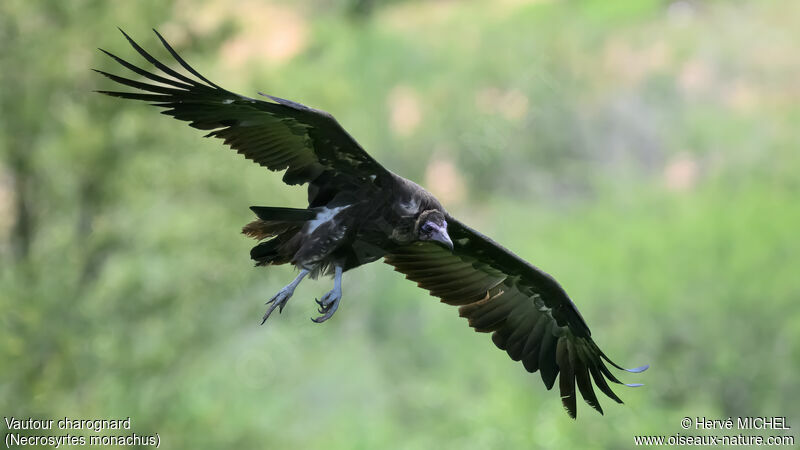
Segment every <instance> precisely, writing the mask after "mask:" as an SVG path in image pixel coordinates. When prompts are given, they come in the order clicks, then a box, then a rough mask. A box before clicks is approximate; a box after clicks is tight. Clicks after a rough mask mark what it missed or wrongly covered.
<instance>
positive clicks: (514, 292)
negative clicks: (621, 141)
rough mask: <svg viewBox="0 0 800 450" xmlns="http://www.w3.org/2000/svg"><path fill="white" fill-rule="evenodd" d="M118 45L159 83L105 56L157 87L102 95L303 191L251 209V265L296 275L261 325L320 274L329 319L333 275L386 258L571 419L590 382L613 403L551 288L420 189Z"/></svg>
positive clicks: (591, 399)
mask: <svg viewBox="0 0 800 450" xmlns="http://www.w3.org/2000/svg"><path fill="white" fill-rule="evenodd" d="M156 34H158V33H156ZM125 37H126V38H127V39H128V40H129V42H130V43H131V45H132V46H133V47H134V48H135V49H136V51H137V52H138V53H139V54H141V55H142V56H143V57H144V58H145V59H146V60H147V61H149V62H150V63H152V64H153V65H154V66H155V67H156V68H158V69H160V70H161V72H163V75H162V74H157V73H152V72H148V71H146V70H144V69H141V68H139V67H137V66H134V65H133V64H130V63H128V62H127V61H125V60H123V59H121V58H118V57H116V56H114V55H112V54H110V53H108V52H105V51H104V52H105V53H106V54H108V55H109V56H110V57H112V58H114V59H115V60H116V61H117V62H119V63H120V64H121V65H122V66H124V67H126V68H127V69H129V70H131V71H133V72H134V73H136V74H138V75H140V76H142V77H144V78H146V79H148V80H150V81H151V82H156V83H157V84H154V83H151V82H147V81H136V80H132V79H128V78H122V77H119V76H116V75H112V74H109V73H106V72H100V73H102V74H103V75H105V76H107V77H109V78H111V79H112V80H114V81H116V82H118V83H121V84H123V85H126V86H130V87H134V88H137V89H140V90H142V91H144V92H117V91H100V92H102V93H105V94H108V95H112V96H116V97H122V98H129V99H134V100H142V101H146V102H149V103H152V104H154V105H156V106H159V107H162V108H165V111H163V112H164V113H165V114H168V115H171V116H173V117H175V118H177V119H180V120H183V121H187V122H189V123H190V125H191V126H193V127H195V128H200V129H204V130H210V132H209V133H208V134H207V135H206V136H207V137H216V138H220V139H223V140H224V142H225V144H227V145H229V146H230V147H231V148H233V149H235V150H236V151H237V152H238V153H241V154H243V155H244V156H245V157H246V158H248V159H251V160H253V161H254V162H256V163H258V164H260V165H262V166H265V167H266V168H268V169H270V170H273V171H285V173H284V176H283V180H284V181H285V182H286V183H288V184H308V206H307V207H306V208H302V209H295V208H283V207H252V208H251V209H252V210H253V212H254V213H255V214H256V216H257V217H258V218H257V219H256V220H255V221H253V222H251V223H249V224H248V225H246V226H245V227H244V229H243V232H244V233H245V234H246V235H248V236H251V237H253V238H256V239H258V240H259V241H261V242H260V243H259V244H258V245H256V246H255V247H254V248H253V249H252V251H251V257H252V258H253V259H254V260H255V261H256V264H257V265H261V266H269V265H279V264H293V265H294V266H295V267H297V268H298V270H299V274H298V276H297V277H296V278H295V279H294V280H293V281H292V282H291V283H289V284H288V285H287V286H286V287H284V288H283V289H281V290H280V291H279V292H278V293H277V294H275V296H273V297H272V299H270V301H269V302H268V303H269V304H270V306H269V307H268V309H267V312H266V314H264V317H263V320H262V323H263V322H264V321H266V320H267V318H268V317H269V316H270V314H271V313H272V312H273V310H274V309H276V308H279V311H280V310H282V309H283V307H284V306H285V305H286V302H287V301H288V300H289V298H291V296H292V294H293V292H294V289H295V288H296V287H297V285H298V284H299V283H300V282H301V280H302V279H303V278H304V277H305V276H308V275H310V276H312V277H313V276H317V275H320V274H330V275H333V277H334V287H333V289H332V290H331V291H330V292H328V293H327V294H325V295H324V296H323V297H322V298H321V299H320V300H318V301H317V302H318V303H319V306H320V308H319V310H320V313H321V316H320V317H318V318H316V319H313V320H314V321H316V322H323V321H325V320H327V319H329V318H330V317H331V316H332V315H333V314H334V313H335V312H336V310H337V308H338V305H339V302H340V300H341V298H342V276H343V273H344V272H346V271H347V270H349V269H352V268H354V267H358V266H360V265H363V264H366V263H370V262H373V261H376V260H378V259H381V258H384V261H385V262H387V263H388V264H391V265H392V266H394V267H395V269H396V270H397V271H399V272H402V273H404V274H405V275H406V277H407V278H408V279H410V280H413V281H415V282H417V284H418V285H419V286H420V287H422V288H424V289H426V290H428V291H430V293H431V295H434V296H436V297H439V298H441V300H442V301H443V302H445V303H448V304H451V305H457V306H459V313H460V315H461V316H463V317H466V318H467V319H468V320H469V324H470V326H471V327H473V328H474V329H475V330H476V331H481V332H493V334H492V340H493V341H494V343H495V344H496V345H497V346H498V347H499V348H501V349H503V350H505V351H506V352H507V353H508V354H509V356H511V358H512V359H514V360H515V361H522V363H523V365H524V366H525V368H526V369H527V370H528V371H530V372H536V371H537V370H538V371H539V372H540V373H541V376H542V380H543V381H544V383H545V385H546V386H547V388H548V389H550V388H552V387H553V385H554V384H555V381H556V379H557V378H558V379H559V388H560V391H561V397H562V401H563V404H564V406H565V408H566V409H567V412H568V413H569V414H570V415H571V416H572V417H575V412H576V398H577V395H576V386H577V388H578V390H579V391H580V393H581V395H582V396H583V398H584V399H585V400H586V402H587V403H588V404H589V405H591V406H592V407H593V408H595V409H597V410H598V411H600V412H602V409H601V408H600V404H599V403H598V401H597V397H596V395H595V392H594V388H593V382H594V385H596V386H597V387H598V388H599V389H600V390H601V391H602V392H603V393H605V394H606V395H608V396H609V397H610V398H612V399H614V400H616V401H617V402H619V403H622V402H621V400H620V399H619V398H618V397H617V396H616V395H615V394H614V392H613V391H612V390H611V389H610V387H609V385H608V383H607V380H610V381H612V382H614V383H620V381H619V380H617V378H616V377H615V376H614V375H613V374H612V373H611V371H610V370H609V369H608V367H607V366H606V364H605V363H606V362H608V363H609V364H611V365H613V366H614V367H617V368H619V369H622V368H621V367H619V366H618V365H616V364H614V363H613V362H611V361H610V360H609V359H608V358H607V357H606V356H605V354H604V353H603V352H602V351H601V350H600V349H599V348H598V347H597V345H596V344H595V342H594V341H593V340H592V338H591V333H590V332H589V328H588V326H587V325H586V323H585V322H584V320H583V318H582V317H581V315H580V313H579V312H578V310H577V309H576V307H575V305H574V304H573V303H572V301H571V300H570V299H569V297H568V296H567V294H566V292H564V290H563V288H562V287H561V286H560V285H559V284H558V283H557V282H556V281H555V280H554V279H553V278H552V277H550V276H549V275H547V274H546V273H545V272H543V271H541V270H539V269H538V268H536V267H534V266H532V265H530V264H529V263H527V262H526V261H524V260H523V259H521V258H519V257H518V256H516V255H514V254H513V253H511V252H510V251H509V250H507V249H505V248H504V247H502V246H500V245H499V244H497V243H495V242H494V241H492V240H491V239H489V238H487V237H486V236H484V235H482V234H480V233H479V232H477V231H475V230H473V229H471V228H469V227H467V226H466V225H464V224H462V223H461V222H459V221H458V220H457V219H455V218H454V217H452V216H450V215H449V214H448V213H447V211H446V210H445V209H444V207H443V206H442V205H441V204H440V203H439V201H438V200H436V198H435V197H434V196H433V195H431V194H430V193H429V192H427V191H426V190H425V189H423V188H422V187H420V186H418V185H417V184H415V183H413V182H411V181H409V180H406V179H404V178H402V177H399V176H397V175H395V174H393V173H391V172H390V171H388V170H386V169H385V168H383V167H382V166H381V165H380V164H378V163H377V162H376V161H375V160H374V159H372V157H371V156H369V154H367V153H366V151H364V149H363V148H361V146H360V145H359V144H358V143H357V142H356V141H355V140H354V139H353V138H352V137H351V136H350V135H349V134H347V132H346V131H345V130H344V129H343V128H342V127H341V126H340V125H339V124H338V123H337V122H336V121H335V120H334V119H333V117H331V116H330V115H329V114H328V113H325V112H323V111H319V110H316V109H313V108H309V107H307V106H304V105H301V104H299V103H295V102H292V101H288V100H284V99H280V98H277V97H272V96H266V97H268V99H269V100H271V101H263V100H255V99H252V98H248V97H244V96H240V95H238V94H234V93H232V92H229V91H226V90H224V89H222V88H220V87H219V86H217V85H216V84H214V83H212V82H210V81H209V80H207V79H206V78H204V77H203V76H202V75H200V74H199V73H198V72H197V71H195V70H194V69H193V68H191V67H190V66H189V65H188V64H187V63H186V62H185V61H184V60H183V59H181V58H180V56H178V54H177V53H176V52H175V51H174V50H173V49H172V48H171V47H170V46H169V45H168V44H167V43H166V41H164V39H163V38H161V36H160V35H158V37H159V39H161V41H162V43H163V44H164V46H165V48H166V49H167V50H168V51H169V53H170V54H171V55H172V56H173V57H174V59H175V60H176V61H177V63H178V64H180V65H181V66H182V67H183V68H184V69H185V70H186V71H188V72H189V75H193V76H194V77H196V78H192V77H190V76H188V75H187V74H184V73H180V72H178V71H176V70H174V69H172V68H170V67H168V66H166V65H165V64H163V63H161V62H159V61H158V60H156V59H155V58H153V57H152V56H151V55H150V54H148V53H147V52H145V51H144V50H143V49H142V48H141V47H139V46H138V45H137V44H136V43H135V42H133V40H131V39H130V38H129V37H128V36H127V35H125ZM165 75H166V76H165ZM645 368H646V366H645V367H641V368H638V369H633V370H629V371H632V372H638V371H641V370H644V369H645ZM622 370H625V369H622ZM559 373H560V377H558V375H559ZM629 386H632V385H629Z"/></svg>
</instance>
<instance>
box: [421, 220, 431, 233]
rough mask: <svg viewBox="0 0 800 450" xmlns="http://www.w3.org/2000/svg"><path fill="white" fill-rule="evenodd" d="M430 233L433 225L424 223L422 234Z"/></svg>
mask: <svg viewBox="0 0 800 450" xmlns="http://www.w3.org/2000/svg"><path fill="white" fill-rule="evenodd" d="M431 231H433V225H432V224H431V223H430V222H425V224H424V225H422V232H423V233H430V232H431Z"/></svg>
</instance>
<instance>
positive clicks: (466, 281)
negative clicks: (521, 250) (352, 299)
mask: <svg viewBox="0 0 800 450" xmlns="http://www.w3.org/2000/svg"><path fill="white" fill-rule="evenodd" d="M447 224H448V227H447V232H448V234H449V235H450V238H451V239H452V241H453V245H454V249H453V250H452V251H450V250H449V249H447V248H444V247H443V246H440V245H438V244H435V243H432V242H417V243H414V244H411V245H406V246H401V247H399V248H395V249H393V250H392V251H391V252H390V253H389V254H388V255H386V257H385V262H387V263H388V264H391V265H392V266H394V267H395V270H397V271H398V272H401V273H403V274H405V275H406V278H408V279H409V280H412V281H415V282H417V284H418V285H419V286H420V287H421V288H423V289H426V290H428V291H430V293H431V295H433V296H436V297H439V298H441V300H442V301H443V302H444V303H447V304H450V305H458V306H459V314H460V315H461V316H462V317H466V318H467V319H468V320H469V325H470V326H471V327H472V328H474V329H475V331H480V332H494V334H492V340H493V341H494V343H495V345H497V347H499V348H500V349H501V350H505V351H506V352H507V353H508V355H509V356H510V357H511V359H513V360H514V361H520V360H521V361H522V364H523V365H524V366H525V369H527V370H528V371H529V372H536V371H537V370H538V371H539V372H540V373H541V376H542V380H543V381H544V384H545V386H546V387H547V389H551V388H552V387H553V385H554V384H555V380H556V378H557V376H558V374H559V373H560V374H561V376H560V379H559V389H560V391H561V400H562V402H563V404H564V407H565V408H566V410H567V413H568V414H569V415H570V416H571V417H573V418H574V417H575V415H576V398H577V396H576V390H575V386H576V384H577V387H578V390H580V393H581V396H582V397H583V399H584V400H585V401H586V403H588V404H589V405H590V406H591V407H592V408H594V409H596V410H597V411H599V412H600V413H601V414H602V413H603V409H602V408H601V407H600V403H599V402H598V400H597V396H596V395H595V392H594V388H593V384H592V380H594V384H595V385H596V386H597V387H598V388H599V389H600V390H601V391H602V392H603V393H604V394H606V395H607V396H608V397H610V398H612V399H613V400H615V401H617V402H618V403H622V400H620V398H619V397H617V395H616V394H615V393H614V392H613V391H612V390H611V388H610V387H609V385H608V382H607V380H610V381H612V382H614V383H619V384H624V383H622V382H621V381H619V380H618V379H617V378H616V377H615V376H614V375H613V374H612V373H611V371H610V370H609V369H608V367H607V366H606V364H605V363H606V362H607V363H609V364H611V365H612V366H614V367H616V368H618V369H621V370H627V371H629V372H641V371H643V370H645V369H646V368H647V366H644V367H639V368H637V369H630V370H628V369H623V368H622V367H620V366H618V365H617V364H615V363H614V362H612V361H611V360H609V359H608V357H607V356H606V355H605V354H604V353H603V352H602V351H601V350H600V348H598V347H597V344H595V342H594V340H592V337H591V333H590V332H589V327H588V326H587V325H586V322H584V320H583V318H582V317H581V315H580V313H579V312H578V310H577V308H576V307H575V305H574V304H573V303H572V300H570V298H569V297H568V296H567V293H566V292H565V291H564V289H563V288H562V287H561V286H560V285H559V284H558V282H556V280H555V279H553V278H552V277H551V276H550V275H548V274H546V273H545V272H543V271H541V270H539V269H538V268H536V267H534V266H532V265H531V264H529V263H527V262H526V261H525V260H523V259H521V258H519V257H518V256H516V255H515V254H513V253H511V252H510V251H509V250H507V249H505V248H503V247H502V246H501V245H500V244H498V243H496V242H494V241H492V240H491V239H489V238H488V237H486V236H484V235H482V234H481V233H479V232H477V231H475V230H473V229H471V228H469V227H467V226H466V225H464V224H462V223H461V222H459V221H458V220H456V219H454V218H453V217H448V218H447ZM627 386H638V385H635V384H628V385H627Z"/></svg>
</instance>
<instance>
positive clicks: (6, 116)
mask: <svg viewBox="0 0 800 450" xmlns="http://www.w3.org/2000/svg"><path fill="white" fill-rule="evenodd" d="M167 3H168V2H160V1H158V2H157V1H142V2H128V3H125V2H100V1H72V2H28V1H22V0H6V1H4V2H2V3H0V67H2V68H3V69H2V70H1V71H0V108H2V109H1V110H0V115H1V117H2V119H1V120H0V310H2V314H1V315H0V361H2V364H0V411H1V412H2V415H4V416H11V415H13V416H16V417H27V416H32V417H40V418H56V419H57V418H63V417H64V416H70V417H83V418H110V417H126V416H131V417H132V418H133V423H134V430H135V431H137V432H139V433H141V434H150V433H154V432H158V433H160V435H161V438H162V445H165V446H166V447H165V448H343V449H351V448H407V449H416V448H419V449H426V448H458V449H463V448H538V447H542V448H620V447H629V446H632V439H633V438H632V436H633V435H634V434H674V433H678V432H681V433H683V434H688V432H685V431H684V430H682V429H680V427H679V421H680V419H681V418H683V417H684V416H690V417H695V416H706V417H709V418H727V417H729V416H733V417H735V416H740V415H741V416H773V415H778V416H787V421H788V423H789V424H790V425H791V426H792V427H793V430H792V431H794V430H796V429H797V427H800V420H798V419H800V408H799V407H798V403H797V399H798V398H800V387H799V386H800V383H798V380H797V375H796V374H797V371H798V369H800V346H799V345H798V343H799V342H800V314H798V312H799V311H798V309H799V308H800V306H798V297H800V277H799V276H798V269H800V265H798V254H799V253H800V239H798V225H800V203H799V202H798V194H799V193H800V178H798V171H799V170H800V158H798V137H799V136H800V135H799V133H800V132H799V131H798V130H800V129H799V128H798V121H799V120H800V107H799V106H798V105H800V58H799V57H798V52H797V48H798V47H797V43H798V42H800V32H798V30H800V4H798V3H797V2H778V1H735V2H727V1H675V2H667V1H644V0H636V1H634V0H630V1H617V2H606V1H599V0H595V1H570V2H567V1H551V2H524V1H513V0H504V1H495V2H491V3H490V2H456V1H436V2H421V1H420V2H415V1H389V2H379V1H375V2H370V1H364V0H356V1H350V2H346V1H318V2H314V1H300V2H261V1H255V0H242V1H236V2H221V1H206V2H189V1H178V2H174V4H172V5H167ZM116 26H120V27H122V28H124V29H125V30H126V31H127V32H128V33H130V34H131V35H132V36H133V37H134V38H135V39H137V40H139V41H140V43H141V44H142V45H143V46H144V47H145V48H148V49H154V51H155V53H156V54H157V55H159V56H161V57H164V56H167V55H166V52H165V51H162V49H160V48H159V47H158V44H157V41H156V39H155V37H154V35H153V34H152V32H150V28H153V27H155V28H158V29H159V30H160V31H161V32H162V33H163V34H164V35H165V37H166V38H167V39H168V40H170V42H172V43H173V44H174V46H175V48H176V49H178V50H179V51H180V52H181V53H182V54H183V56H184V57H185V58H186V59H187V60H188V61H189V62H190V63H192V64H193V65H194V66H195V67H196V68H197V69H198V70H199V71H200V72H201V73H203V74H204V75H206V76H207V77H208V78H210V79H211V80H212V81H215V82H216V83H218V84H221V85H222V86H224V87H226V88H228V89H230V90H233V91H235V92H239V93H242V94H245V95H254V94H255V92H256V91H258V90H262V91H265V92H268V93H270V94H274V95H278V96H281V97H285V98H289V99H293V100H296V101H300V102H303V103H306V104H309V105H311V106H315V107H319V108H322V109H325V110H327V111H330V112H331V113H333V114H334V115H335V116H336V117H337V118H338V119H339V121H340V122H341V123H342V124H343V125H344V126H345V128H347V129H348V130H349V131H350V132H351V133H352V134H353V136H355V137H356V139H358V140H359V141H360V142H361V143H362V144H363V145H364V147H365V148H367V149H368V151H369V152H371V153H372V154H373V155H374V156H375V157H376V158H377V159H378V160H379V161H381V162H382V163H384V165H385V166H386V167H387V168H389V169H391V170H393V171H395V172H397V173H400V174H402V175H405V176H407V177H409V178H411V179H412V180H415V181H417V182H419V183H421V184H423V185H424V186H426V187H427V188H428V189H430V190H431V191H432V192H433V193H434V194H436V195H437V196H439V198H440V199H441V200H442V201H443V203H444V204H445V205H446V207H447V208H448V209H449V210H450V211H451V212H452V213H453V214H455V215H458V216H459V217H462V218H463V219H464V221H465V222H467V223H468V224H470V225H472V226H474V227H476V228H478V229H480V230H481V231H483V232H485V233H486V234H488V235H490V236H492V237H494V238H495V239H496V240H498V241H499V242H501V243H503V244H504V245H506V246H508V247H509V248H511V249H513V250H514V251H515V252H517V253H518V254H519V255H520V256H522V257H524V258H526V259H528V260H530V261H531V262H533V263H534V264H536V265H538V266H540V267H542V268H544V269H545V270H547V271H548V272H550V273H552V274H553V275H554V276H556V277H557V278H558V279H559V280H560V281H561V282H562V284H563V285H564V286H565V287H566V289H567V291H568V292H569V293H570V295H571V296H572V297H573V299H574V300H575V302H576V304H577V305H578V307H579V308H580V310H581V312H582V314H583V316H584V317H585V318H586V320H587V322H588V323H589V325H590V326H591V327H592V331H593V334H594V337H595V340H596V341H597V342H598V344H599V345H600V346H601V347H602V348H603V349H604V350H605V351H606V352H607V353H608V354H609V355H610V356H611V357H612V358H613V359H615V360H617V361H618V362H620V363H622V364H623V365H627V366H635V365H640V364H644V363H650V364H651V365H652V368H651V369H650V370H649V371H647V372H646V373H644V374H642V375H639V376H631V375H627V374H626V375H625V376H624V379H625V380H626V381H629V382H643V383H645V384H646V386H645V387H642V388H638V389H625V388H623V389H622V390H621V391H620V395H621V397H622V398H623V399H624V400H625V401H626V405H625V406H617V405H613V403H612V402H611V401H610V400H608V401H605V402H603V406H604V408H605V410H606V415H605V416H600V415H598V414H595V413H594V412H592V411H590V409H589V408H588V407H586V406H585V405H579V411H578V421H577V423H575V422H573V421H571V420H570V419H568V418H567V415H566V414H565V413H564V411H563V410H562V408H561V406H560V402H559V399H558V394H557V393H556V392H547V391H545V390H544V388H543V387H542V385H541V380H540V378H539V375H538V374H535V375H530V374H528V373H526V372H525V371H524V369H523V368H522V366H521V365H520V364H518V363H514V362H512V361H510V360H509V359H508V357H507V356H506V355H505V354H504V353H503V352H501V351H499V350H497V349H496V348H494V346H493V344H492V342H491V340H490V339H489V336H488V335H481V334H477V333H474V332H472V331H471V330H470V329H469V328H468V327H467V324H466V322H465V321H464V320H463V319H460V318H458V315H457V311H456V310H455V309H454V308H452V307H448V306H447V305H444V304H439V303H438V302H437V301H436V300H435V299H434V298H430V297H428V296H427V294H426V293H425V292H424V291H421V290H419V289H417V288H416V287H415V286H414V285H413V283H410V282H407V281H405V280H403V278H402V276H400V275H399V274H397V273H394V272H392V271H391V270H390V267H389V266H386V265H384V264H380V263H376V264H373V265H370V266H367V267H363V268H360V269H358V270H355V271H353V272H350V273H348V274H347V276H346V277H345V280H344V289H345V298H344V300H343V303H342V306H341V308H340V310H339V312H338V313H337V315H336V316H335V317H334V319H333V320H331V321H329V322H327V323H325V324H324V325H321V326H320V325H315V324H313V323H311V322H310V321H309V320H308V319H309V317H311V316H312V315H313V314H314V306H315V305H314V303H313V302H312V300H313V298H314V297H315V296H317V297H319V295H320V294H322V293H324V292H326V291H327V290H328V289H329V287H328V285H329V283H330V282H329V280H321V281H316V282H306V283H304V284H303V285H301V287H300V288H299V289H298V291H297V292H296V294H295V297H294V299H293V300H292V301H291V302H290V304H289V306H288V307H287V309H286V310H285V311H284V314H282V315H280V316H275V317H274V318H273V319H271V321H270V323H269V324H268V325H266V326H264V327H259V326H258V323H259V320H260V317H261V314H262V313H263V309H264V305H263V302H264V301H265V300H266V299H268V298H269V297H270V296H271V295H272V294H273V293H274V292H275V291H277V290H278V289H279V288H280V287H281V286H282V285H284V284H285V283H287V282H288V281H289V280H290V279H291V277H292V276H293V273H292V271H291V269H290V268H276V269H272V270H261V269H258V270H257V269H254V268H252V265H251V262H250V261H249V259H248V250H249V248H250V247H251V246H252V244H253V243H252V242H251V241H248V240H247V239H246V238H244V237H243V236H241V235H239V234H238V233H239V230H240V227H241V226H242V225H244V224H245V223H246V222H248V221H249V220H251V214H250V212H249V210H248V209H247V207H248V206H249V205H253V204H264V205H287V206H302V205H303V200H304V192H303V190H302V189H296V188H295V189H292V188H287V187H285V186H283V185H282V184H281V182H280V177H279V176H277V175H276V174H272V173H269V172H266V171H265V170H264V169H261V168H259V167H258V166H256V165H254V164H252V163H250V162H249V161H246V160H244V159H243V158H241V157H240V156H237V155H235V154H233V153H232V152H230V151H229V150H227V149H225V148H224V147H222V146H221V145H220V144H219V143H218V142H214V141H211V140H204V139H201V137H200V136H201V134H202V133H200V132H198V131H197V130H192V129H190V128H188V127H186V126H185V125H184V124H181V123H179V122H177V121H174V120H171V119H168V118H166V117H163V116H160V115H159V114H157V113H156V110H155V109H154V108H150V107H148V106H146V105H139V104H133V103H130V102H128V103H125V102H122V101H119V100H116V99H111V98H107V97H102V96H100V95H97V94H93V93H91V91H92V90H94V89H107V88H109V86H110V85H111V83H110V82H109V81H107V80H104V79H102V78H101V77H99V76H97V75H96V74H94V73H92V72H90V71H89V68H91V67H95V68H98V69H103V70H108V71H111V72H114V73H120V74H122V73H123V69H121V68H118V67H117V66H116V65H115V64H114V63H113V61H111V60H109V59H108V58H106V57H104V56H103V55H102V54H100V53H99V52H98V51H96V47H98V46H100V47H103V48H105V49H107V50H109V51H112V52H114V53H116V54H118V55H119V56H122V57H124V58H126V59H129V60H131V61H135V62H137V63H138V62H141V61H140V59H139V58H138V55H136V54H135V53H134V51H133V50H132V49H131V48H130V47H128V46H127V44H126V42H125V41H124V39H123V37H122V36H121V35H120V34H119V33H118V32H117V30H116V28H115V27H116Z"/></svg>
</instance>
